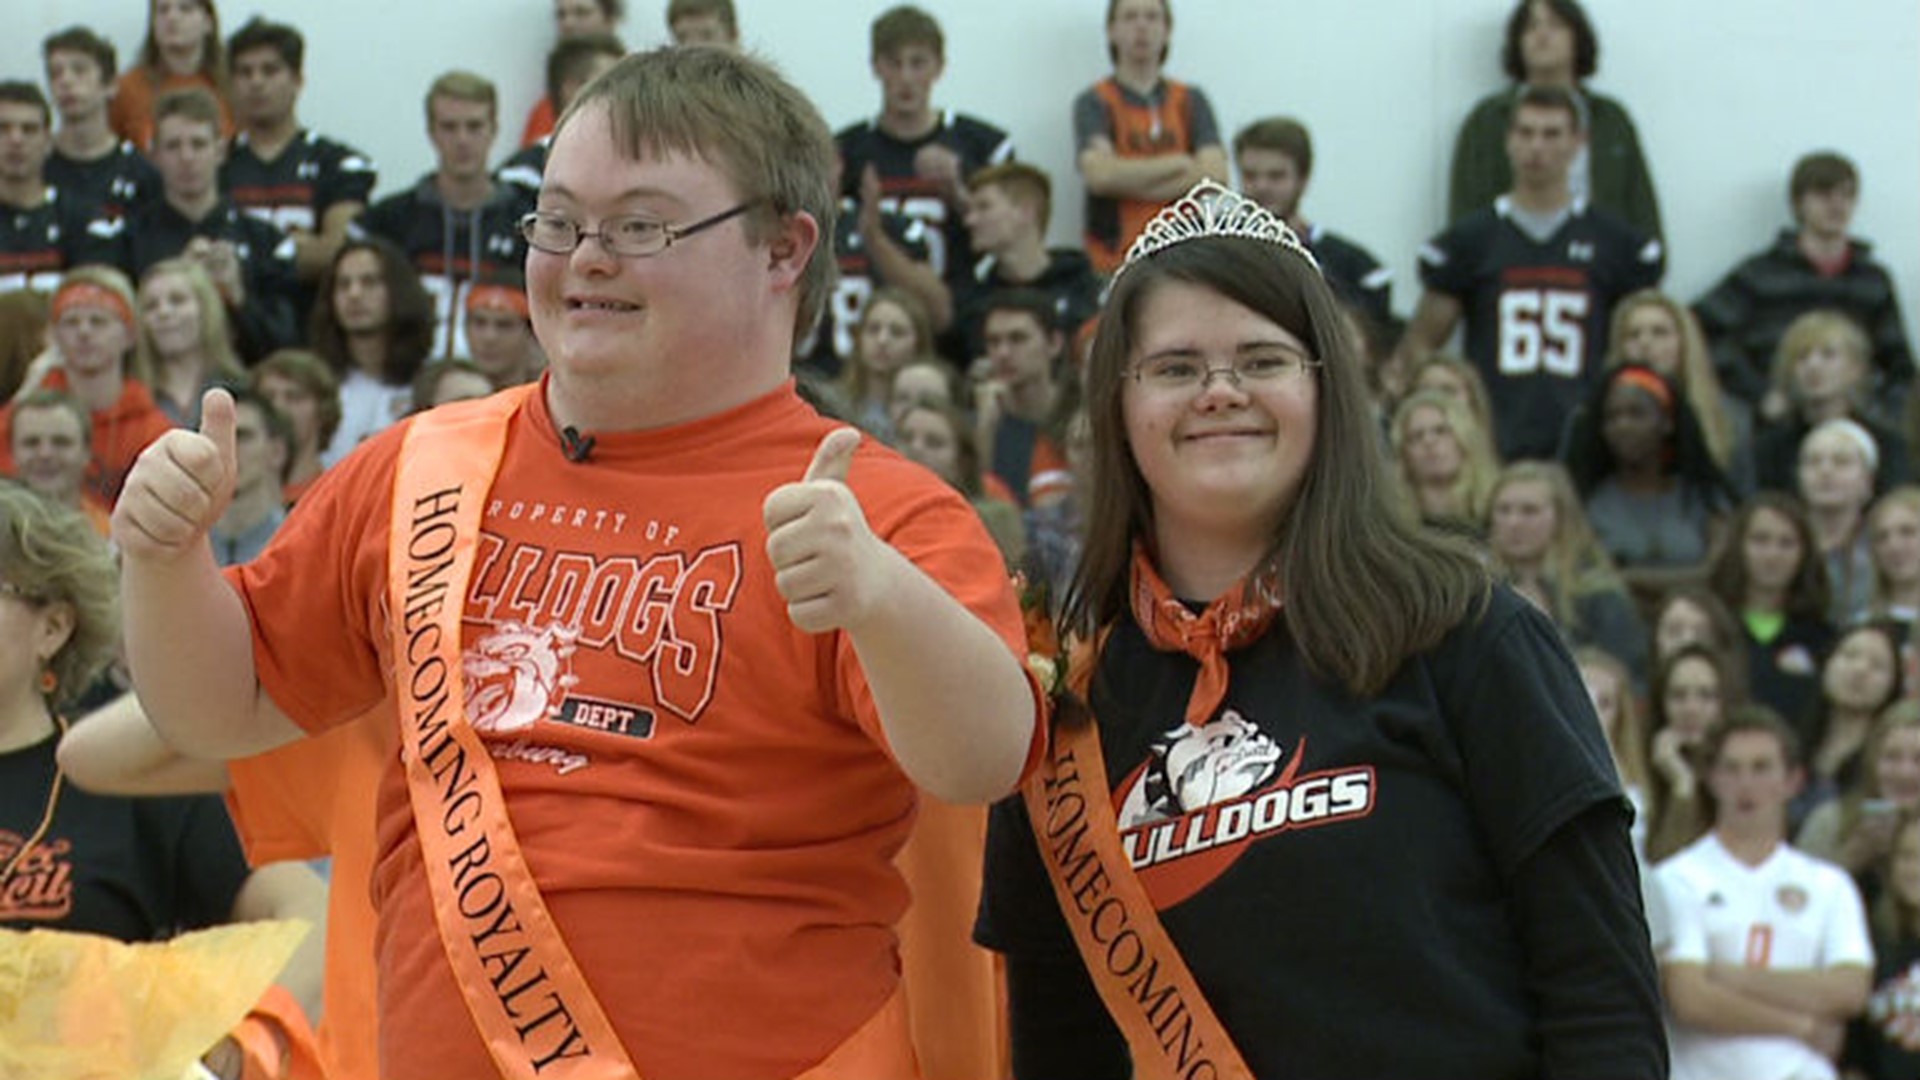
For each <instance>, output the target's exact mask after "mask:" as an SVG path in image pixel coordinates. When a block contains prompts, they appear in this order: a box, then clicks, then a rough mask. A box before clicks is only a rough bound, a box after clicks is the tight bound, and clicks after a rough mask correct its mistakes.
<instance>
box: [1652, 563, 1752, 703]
mask: <svg viewBox="0 0 1920 1080" xmlns="http://www.w3.org/2000/svg"><path fill="white" fill-rule="evenodd" d="M1681 603H1686V604H1692V605H1693V606H1694V607H1696V608H1699V609H1700V612H1701V614H1703V615H1705V616H1706V617H1707V625H1708V626H1709V627H1711V628H1712V630H1713V640H1712V641H1708V642H1705V643H1704V647H1705V648H1706V649H1708V650H1710V651H1711V652H1713V654H1714V656H1715V657H1716V658H1717V659H1718V661H1719V665H1720V669H1721V673H1722V675H1724V676H1726V677H1727V678H1730V679H1732V681H1733V684H1734V685H1736V686H1738V687H1739V688H1740V696H1741V697H1743V698H1744V697H1745V696H1746V689H1747V639H1746V634H1745V632H1744V631H1742V630H1741V629H1740V621H1739V620H1738V619H1737V618H1735V617H1734V614H1733V611H1732V610H1731V609H1729V608H1728V607H1727V602H1726V601H1724V600H1722V599H1720V595H1719V594H1718V593H1716V592H1714V591H1713V590H1712V589H1710V588H1708V587H1707V586H1706V584H1705V583H1703V582H1688V583H1685V584H1681V585H1676V586H1674V587H1673V588H1671V589H1668V590H1667V591H1666V592H1664V593H1661V594H1660V599H1659V601H1658V602H1657V603H1655V604H1654V605H1653V611H1652V613H1651V617H1650V618H1649V619H1648V620H1647V636H1648V637H1649V639H1651V644H1652V645H1653V648H1654V652H1655V654H1656V655H1655V656H1654V666H1655V667H1656V668H1664V667H1665V666H1666V661H1667V660H1668V657H1666V656H1661V655H1659V649H1660V622H1661V620H1663V619H1665V618H1666V616H1667V609H1668V608H1671V607H1673V606H1674V605H1675V604H1681ZM1688 648H1689V646H1685V645H1683V646H1681V647H1680V648H1679V649H1676V650H1675V651H1674V653H1673V655H1674V656H1679V655H1681V654H1682V653H1684V652H1686V650H1687V649H1688ZM1655 679H1656V681H1657V680H1658V679H1659V676H1658V675H1657V674H1656V675H1655Z"/></svg>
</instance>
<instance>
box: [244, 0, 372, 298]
mask: <svg viewBox="0 0 1920 1080" xmlns="http://www.w3.org/2000/svg"><path fill="white" fill-rule="evenodd" d="M306 52H307V45H306V40H305V39H304V38H302V37H301V36H300V31H298V30H296V29H294V28H293V27H291V26H288V25H286V24H285V23H275V22H268V21H266V20H264V19H260V18H254V19H250V20H248V21H247V23H246V25H244V26H242V27H241V28H240V29H239V30H236V31H235V32H234V34H233V36H232V37H231V38H229V39H227V56H228V58H229V61H230V63H231V64H232V67H233V74H232V83H231V86H232V97H233V114H234V120H235V121H236V122H237V123H238V125H239V128H240V131H239V133H238V134H236V135H235V136H234V137H233V145H232V146H231V147H230V148H229V149H228V151H227V160H226V161H225V162H224V163H223V164H222V165H221V166H220V186H221V188H222V190H224V191H226V193H227V197H228V198H230V199H232V200H233V202H234V205H236V206H238V207H240V208H241V209H242V210H245V211H246V212H247V213H249V214H252V215H253V216H254V217H257V218H259V219H261V220H262V221H265V222H266V223H268V224H269V225H272V226H274V227H275V228H277V229H279V230H280V231H282V232H284V233H286V234H287V235H288V236H291V237H293V248H294V265H295V267H296V269H297V270H298V271H299V274H300V280H302V281H306V282H312V281H314V280H317V279H318V278H319V277H320V273H321V271H323V270H325V269H326V268H327V264H328V263H329V262H331V261H332V260H333V253H334V252H335V251H336V250H338V249H339V247H340V245H341V243H342V242H344V241H345V240H346V238H347V227H348V226H349V225H351V224H352V223H353V219H354V218H357V217H359V216H360V213H361V211H363V210H365V209H366V208H367V203H368V202H369V201H370V200H371V198H372V195H373V186H374V183H375V181H376V180H377V179H378V175H377V173H376V172H375V171H374V167H373V162H372V161H371V160H369V159H368V158H367V156H366V155H365V154H362V153H361V152H359V151H358V150H355V149H354V148H353V147H351V146H348V145H346V144H345V143H341V142H336V141H335V140H333V139H329V138H327V137H326V136H324V135H321V134H319V133H318V132H315V131H312V130H309V129H307V128H305V127H302V126H301V125H300V118H299V115H298V114H297V112H296V106H297V105H298V103H299V100H300V92H301V91H302V90H303V89H305V87H306V76H305V74H304V70H305V67H304V65H305V62H306ZM306 310H307V309H306V307H305V306H303V307H302V308H301V309H300V313H301V314H302V315H304V314H305V313H306Z"/></svg>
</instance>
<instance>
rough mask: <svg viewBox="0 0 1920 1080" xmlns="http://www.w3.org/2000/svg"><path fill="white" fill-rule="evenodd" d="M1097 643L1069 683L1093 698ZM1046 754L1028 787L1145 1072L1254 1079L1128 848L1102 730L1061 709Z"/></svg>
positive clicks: (1068, 905)
mask: <svg viewBox="0 0 1920 1080" xmlns="http://www.w3.org/2000/svg"><path fill="white" fill-rule="evenodd" d="M1093 655H1094V650H1093V649H1092V648H1091V647H1088V646H1086V645H1085V644H1081V645H1078V646H1076V647H1075V649H1074V651H1073V661H1072V665H1071V667H1070V668H1069V672H1068V676H1067V678H1068V684H1069V686H1070V687H1071V688H1072V690H1073V692H1074V693H1075V694H1077V695H1079V698H1080V700H1081V701H1086V700H1087V689H1088V686H1089V684H1090V683H1091V676H1092V668H1093ZM1060 715H1061V717H1062V720H1061V722H1060V723H1059V724H1057V725H1056V726H1055V727H1054V730H1053V745H1052V747H1051V749H1050V750H1049V751H1048V753H1047V757H1046V760H1045V762H1044V763H1043V764H1042V765H1041V767H1040V769H1039V770H1038V771H1037V772H1036V773H1035V774H1034V776H1033V778H1032V779H1031V780H1029V781H1027V783H1026V785H1025V786H1024V787H1023V788H1022V789H1021V796H1022V797H1023V798H1024V799H1025V800H1026V805H1027V817H1028V819H1029V820H1030V821H1031V822H1032V824H1033V836H1034V841H1035V843H1036V844H1037V845H1038V847H1039V849H1040V861H1041V862H1042V863H1044V864H1045V865H1046V868H1047V878H1048V879H1049V880H1050V881H1052V882H1053V892H1054V896H1055V898H1056V899H1057V900H1058V901H1059V903H1060V913H1061V914H1062V915H1063V916H1065V918H1066V921H1067V927H1068V929H1070V930H1071V931H1072V932H1073V943H1074V944H1075V945H1076V946H1078V948H1079V950H1080V959H1081V961H1082V962H1083V963H1085V964H1086V967H1087V972H1088V973H1089V974H1090V975H1091V976H1092V977H1093V985H1094V987H1095V988H1096V989H1098V990H1099V991H1100V1000H1101V1001H1103V1002H1105V1003H1106V1006H1107V1012H1108V1013H1109V1014H1110V1015H1112V1017H1113V1019H1114V1022H1115V1023H1117V1024H1118V1025H1119V1026H1120V1031H1121V1033H1122V1034H1124V1035H1125V1036H1126V1038H1127V1046H1128V1048H1129V1049H1130V1050H1131V1051H1132V1052H1133V1067H1134V1075H1135V1076H1137V1077H1141V1078H1142V1080H1254V1078H1253V1072H1252V1070H1250V1069H1248V1068H1247V1065H1246V1062H1245V1061H1243V1060H1241V1058H1240V1052H1239V1050H1238V1049H1237V1048H1235V1046H1234V1045H1233V1040H1232V1039H1231V1038H1230V1037H1229V1036H1228V1035H1227V1029H1226V1028H1225V1027H1223V1026H1222V1025H1221V1023H1220V1019H1219V1017H1217V1016H1215V1015H1214V1013H1213V1007H1212V1006H1210V1005H1208V1004H1207V999H1206V997H1205V996H1204V995H1202V994H1201V992H1200V985H1199V984H1198V983H1196V982H1194V980H1193V973H1192V972H1191V971H1188V970H1187V964H1186V961H1185V960H1183V959H1181V957H1180V951H1179V950H1178V949H1176V948H1175V947H1174V944H1173V941H1172V939H1170V938H1168V937H1167V931H1166V928H1165V927H1163V926H1161V925H1160V916H1159V915H1158V914H1157V913H1156V912H1155V911H1154V908H1153V901H1152V900H1150V899H1148V897H1147V892H1146V889H1145V888H1143V887H1142V886H1141V884H1140V879H1139V878H1138V877H1136V876H1135V875H1134V872H1133V865H1132V864H1131V863H1130V862H1129V861H1128V859H1127V856H1126V852H1124V851H1123V850H1122V849H1121V847H1120V823H1119V819H1118V818H1117V816H1116V815H1115V814H1114V811H1113V794H1112V791H1111V789H1110V788H1109V786H1108V783H1107V763H1106V760H1105V759H1104V757H1102V755H1101V752H1100V731H1099V728H1098V727H1097V726H1096V724H1095V723H1094V722H1093V719H1092V717H1091V716H1089V715H1084V714H1083V715H1080V716H1074V715H1072V714H1071V713H1070V712H1068V710H1066V709H1061V710H1060Z"/></svg>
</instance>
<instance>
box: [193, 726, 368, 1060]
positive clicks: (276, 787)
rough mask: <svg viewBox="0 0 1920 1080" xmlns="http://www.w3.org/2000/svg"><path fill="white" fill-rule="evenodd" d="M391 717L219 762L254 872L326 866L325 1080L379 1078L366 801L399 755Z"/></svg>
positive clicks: (318, 1031) (320, 1030)
mask: <svg viewBox="0 0 1920 1080" xmlns="http://www.w3.org/2000/svg"><path fill="white" fill-rule="evenodd" d="M398 746H399V744H398V739H397V732H396V731H395V730H394V724H393V713H392V712H391V710H387V709H378V708H376V709H374V710H371V711H369V712H365V713H362V714H361V715H360V717H359V718H357V719H356V720H354V721H353V722H351V723H348V724H344V725H342V726H340V727H337V728H333V729H331V730H329V731H327V732H326V733H324V734H321V735H317V736H314V737H313V738H310V739H302V740H300V741H299V742H295V743H290V744H288V745H286V746H283V747H281V748H279V749H277V750H273V751H270V752H268V753H265V754H258V755H255V756H253V757H249V758H241V759H239V760H236V761H230V762H228V763H227V775H228V778H229V787H228V789H227V809H228V810H229V811H230V812H231V815H232V817H233V825H234V830H235V831H236V832H238V833H239V834H240V842H241V844H242V845H244V846H245V848H246V851H247V861H248V862H249V863H252V864H253V865H255V866H264V865H265V864H267V863H271V862H282V861H286V860H290V859H299V860H307V859H318V858H331V859H332V860H333V863H332V867H331V874H330V877H331V881H330V883H329V887H328V890H327V927H326V931H327V947H326V979H325V981H324V982H323V983H322V985H321V1015H320V1023H319V1024H318V1025H316V1028H315V1035H316V1037H317V1039H318V1042H319V1049H320V1060H321V1061H322V1062H323V1063H324V1064H325V1066H326V1075H327V1080H380V1054H379V1030H380V1026H379V1013H378V1011H377V1009H376V1007H375V1006H376V1001H377V998H376V994H375V988H376V987H377V986H378V983H379V980H378V976H377V970H378V969H377V968H376V967H375V965H374V926H375V924H376V921H377V920H376V918H375V915H374V911H373V900H372V899H371V897H370V896H369V893H368V883H369V882H371V881H372V880H373V865H374V855H375V850H374V800H373V797H372V793H373V792H375V791H377V790H378V789H379V787H380V776H381V774H382V773H383V772H384V771H385V770H386V767H387V763H388V762H389V761H391V760H393V759H394V757H395V756H396V755H397V754H398V753H399V749H398Z"/></svg>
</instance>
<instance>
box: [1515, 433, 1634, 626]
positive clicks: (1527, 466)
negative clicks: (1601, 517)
mask: <svg viewBox="0 0 1920 1080" xmlns="http://www.w3.org/2000/svg"><path fill="white" fill-rule="evenodd" d="M1514 484H1540V485H1543V486H1544V487H1545V488H1546V489H1547V493H1548V498H1549V499H1550V500H1551V501H1552V503H1553V538H1552V539H1550V540H1548V541H1547V553H1546V556H1545V558H1544V559H1543V560H1542V566H1541V576H1542V578H1543V579H1544V580H1545V582H1546V585H1547V587H1548V591H1549V592H1550V593H1551V597H1550V600H1551V605H1552V608H1553V610H1552V612H1550V614H1552V616H1553V619H1554V621H1555V622H1557V623H1559V624H1560V625H1561V626H1563V627H1565V628H1567V629H1568V630H1577V629H1579V627H1580V609H1579V601H1580V600H1581V599H1583V598H1585V597H1587V596H1590V595H1592V594H1594V593H1601V592H1622V591H1624V590H1625V589H1626V584H1625V583H1624V582H1623V581H1622V580H1621V579H1620V574H1619V571H1617V570H1616V569H1614V565H1613V559H1612V558H1610V557H1609V556H1608V555H1607V549H1606V548H1605V547H1603V546H1601V544H1600V538H1599V537H1597V536H1595V535H1594V532H1593V524H1592V523H1591V522H1589V521H1588V520H1587V509H1586V507H1585V506H1583V505H1582V504H1581V502H1580V496H1579V494H1578V493H1577V492H1575V491H1574V488H1573V480H1572V479H1571V478H1570V477H1569V476H1568V475H1567V470H1566V469H1565V468H1564V467H1562V466H1561V465H1560V463H1559V462H1555V461H1516V462H1514V463H1512V464H1511V465H1508V466H1507V467H1506V468H1504V469H1501V470H1500V476H1499V478H1498V479H1497V480H1495V481H1494V484H1493V493H1492V495H1491V496H1490V497H1489V499H1488V506H1489V513H1491V507H1492V505H1493V504H1494V503H1496V502H1498V501H1499V500H1500V492H1501V491H1503V490H1505V489H1506V488H1508V487H1510V486H1512V485H1514ZM1491 524H1492V522H1491V519H1489V521H1488V525H1489V528H1488V530H1487V535H1488V539H1489V540H1491V539H1492V536H1493V530H1492V528H1491ZM1488 550H1489V552H1490V553H1491V554H1492V558H1493V563H1494V566H1495V567H1496V569H1498V570H1499V571H1500V572H1501V573H1502V575H1503V576H1507V575H1508V573H1509V572H1510V571H1509V570H1508V567H1507V565H1506V560H1505V559H1504V558H1503V557H1502V556H1501V554H1500V552H1499V550H1498V549H1497V548H1494V547H1492V545H1491V544H1489V547H1488Z"/></svg>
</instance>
